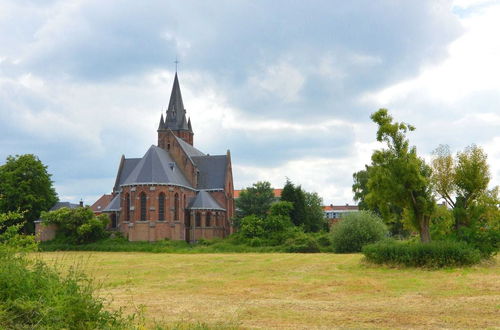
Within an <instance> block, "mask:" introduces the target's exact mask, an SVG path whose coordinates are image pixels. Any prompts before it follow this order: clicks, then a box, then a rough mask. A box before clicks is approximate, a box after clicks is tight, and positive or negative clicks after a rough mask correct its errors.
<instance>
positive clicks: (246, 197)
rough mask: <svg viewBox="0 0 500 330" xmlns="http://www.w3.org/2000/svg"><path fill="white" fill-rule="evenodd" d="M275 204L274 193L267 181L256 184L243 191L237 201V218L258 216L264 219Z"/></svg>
mask: <svg viewBox="0 0 500 330" xmlns="http://www.w3.org/2000/svg"><path fill="white" fill-rule="evenodd" d="M273 202H274V192H273V189H272V188H271V184H270V183H269V182H267V181H259V182H257V183H254V184H253V185H252V187H248V188H246V189H243V190H242V191H241V193H240V197H239V198H238V199H237V200H236V208H237V216H238V218H240V219H241V218H244V217H246V216H249V215H256V216H257V217H260V218H264V217H265V216H266V214H267V212H268V211H269V208H270V207H271V204H272V203H273Z"/></svg>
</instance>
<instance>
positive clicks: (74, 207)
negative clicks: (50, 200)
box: [49, 202, 80, 211]
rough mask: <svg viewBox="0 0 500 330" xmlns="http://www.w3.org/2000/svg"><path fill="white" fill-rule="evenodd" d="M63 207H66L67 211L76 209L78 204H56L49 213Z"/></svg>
mask: <svg viewBox="0 0 500 330" xmlns="http://www.w3.org/2000/svg"><path fill="white" fill-rule="evenodd" d="M63 207H67V208H68V209H76V208H77V207H80V204H73V203H70V202H57V203H55V204H54V206H52V207H51V208H50V210H49V211H56V210H59V209H62V208H63Z"/></svg>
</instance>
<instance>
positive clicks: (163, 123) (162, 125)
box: [158, 113, 165, 130]
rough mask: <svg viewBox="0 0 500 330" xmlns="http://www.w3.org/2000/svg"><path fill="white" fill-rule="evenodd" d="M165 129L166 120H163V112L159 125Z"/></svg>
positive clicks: (159, 127) (159, 128)
mask: <svg viewBox="0 0 500 330" xmlns="http://www.w3.org/2000/svg"><path fill="white" fill-rule="evenodd" d="M162 129H165V120H163V113H162V114H161V118H160V124H159V125H158V130H162Z"/></svg>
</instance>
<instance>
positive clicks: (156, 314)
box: [36, 252, 500, 328]
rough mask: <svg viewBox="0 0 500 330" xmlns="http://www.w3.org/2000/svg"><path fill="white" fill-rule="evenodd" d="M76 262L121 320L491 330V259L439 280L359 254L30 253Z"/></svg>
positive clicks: (495, 298) (495, 305) (499, 277)
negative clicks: (130, 315) (133, 316)
mask: <svg viewBox="0 0 500 330" xmlns="http://www.w3.org/2000/svg"><path fill="white" fill-rule="evenodd" d="M36 257H38V258H42V259H43V260H45V261H48V262H49V263H51V264H54V263H55V264H58V265H59V266H62V267H66V266H69V265H72V264H74V263H75V262H76V261H77V260H79V262H80V263H82V264H83V265H84V268H85V270H86V272H88V273H89V274H90V275H91V276H94V277H95V278H96V279H97V280H98V281H100V282H102V289H101V291H100V294H101V295H102V296H103V297H107V298H111V297H112V302H111V304H112V306H113V307H116V308H118V307H124V309H125V312H135V311H137V308H138V306H141V305H143V306H144V308H145V314H144V315H145V317H146V322H147V324H149V325H152V324H154V322H157V324H161V325H163V326H167V327H181V326H183V325H187V326H188V327H189V326H190V325H199V327H201V328H207V327H208V328H211V327H214V328H237V327H242V328H305V327H325V328H331V327H351V328H359V327H369V328H388V327H390V328H392V327H410V328H429V327H445V328H488V327H489V328H493V327H499V326H500V323H499V321H498V315H499V306H500V274H499V271H498V270H499V267H498V259H499V257H497V258H496V259H495V260H493V261H490V262H488V263H483V264H480V265H479V266H474V267H468V268H454V269H442V270H432V271H430V270H422V269H415V268H403V269H395V268H386V267H376V266H372V265H369V264H366V263H364V262H363V261H362V256H361V255H360V254H344V255H339V254H285V253H279V254H278V253H276V254H274V253H267V254H266V253H258V254H251V253H250V254H151V253H136V252H134V253H119V252H115V253H109V252H45V253H38V254H36Z"/></svg>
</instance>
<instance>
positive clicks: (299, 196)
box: [281, 178, 308, 229]
mask: <svg viewBox="0 0 500 330" xmlns="http://www.w3.org/2000/svg"><path fill="white" fill-rule="evenodd" d="M281 200H282V201H285V202H291V203H292V204H293V209H292V211H291V213H290V219H292V222H293V224H294V225H295V226H304V229H306V228H305V227H308V225H306V221H307V218H306V201H305V194H304V191H303V190H302V187H300V186H297V187H296V186H295V185H294V184H293V183H292V182H291V181H290V179H288V178H287V179H286V184H285V186H284V187H283V191H282V192H281Z"/></svg>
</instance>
